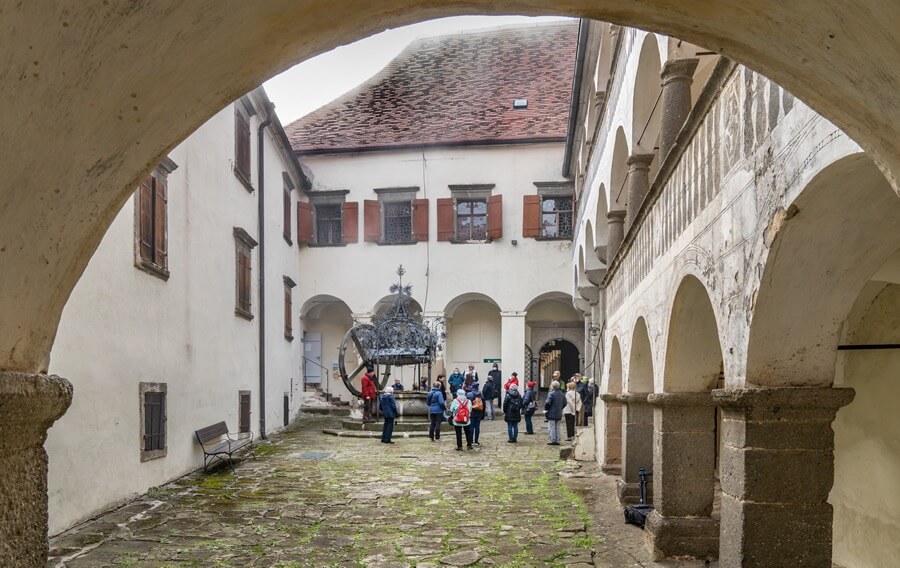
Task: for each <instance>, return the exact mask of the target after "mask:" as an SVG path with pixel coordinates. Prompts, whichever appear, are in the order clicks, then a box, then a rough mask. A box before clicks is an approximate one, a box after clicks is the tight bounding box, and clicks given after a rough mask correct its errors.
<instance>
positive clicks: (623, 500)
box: [616, 479, 653, 507]
mask: <svg viewBox="0 0 900 568" xmlns="http://www.w3.org/2000/svg"><path fill="white" fill-rule="evenodd" d="M616 494H617V495H618V496H619V503H620V504H621V505H622V506H623V507H627V506H629V505H637V504H639V503H640V502H641V484H640V483H626V482H625V481H623V480H621V479H619V480H618V481H617V482H616ZM647 502H648V503H649V504H650V505H652V504H653V482H652V481H648V482H647Z"/></svg>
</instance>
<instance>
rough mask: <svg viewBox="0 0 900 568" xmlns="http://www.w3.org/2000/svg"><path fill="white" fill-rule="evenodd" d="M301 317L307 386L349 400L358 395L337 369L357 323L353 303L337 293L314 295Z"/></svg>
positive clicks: (303, 309) (336, 397)
mask: <svg viewBox="0 0 900 568" xmlns="http://www.w3.org/2000/svg"><path fill="white" fill-rule="evenodd" d="M300 319H301V324H302V326H303V333H302V341H303V360H302V362H301V366H302V369H303V390H304V391H306V392H311V393H321V394H322V395H324V396H325V398H326V399H327V400H343V401H345V402H349V401H350V400H352V399H353V398H354V397H353V396H352V395H351V394H350V393H349V392H348V391H347V389H346V387H345V386H344V383H343V382H342V381H341V379H340V375H339V374H337V373H336V371H337V361H338V352H339V350H340V347H341V342H342V341H343V340H344V336H345V335H346V333H347V332H348V331H349V330H350V328H351V327H353V325H354V321H353V313H352V311H351V310H350V307H349V306H348V305H347V303H346V302H344V301H343V300H341V299H339V298H335V297H334V296H327V295H318V296H313V297H312V298H310V299H309V300H307V301H306V302H304V304H303V306H302V308H301V310H300Z"/></svg>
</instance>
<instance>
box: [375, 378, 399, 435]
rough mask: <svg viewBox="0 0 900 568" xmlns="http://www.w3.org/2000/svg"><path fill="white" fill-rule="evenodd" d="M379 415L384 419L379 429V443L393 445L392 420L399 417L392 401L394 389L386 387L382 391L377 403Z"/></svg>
mask: <svg viewBox="0 0 900 568" xmlns="http://www.w3.org/2000/svg"><path fill="white" fill-rule="evenodd" d="M379 407H380V408H381V415H382V416H383V417H384V426H382V428H381V443H382V444H393V443H394V442H392V441H391V436H393V434H394V420H395V419H396V418H397V417H398V416H400V410H399V409H398V408H397V401H396V400H395V399H394V389H392V388H391V387H388V388H386V389H384V394H383V395H381V400H380V401H379Z"/></svg>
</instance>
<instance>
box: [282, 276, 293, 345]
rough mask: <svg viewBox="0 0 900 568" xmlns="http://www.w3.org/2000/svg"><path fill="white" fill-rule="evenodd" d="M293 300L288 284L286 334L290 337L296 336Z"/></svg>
mask: <svg viewBox="0 0 900 568" xmlns="http://www.w3.org/2000/svg"><path fill="white" fill-rule="evenodd" d="M292 304H293V301H292V300H291V288H290V286H288V285H287V284H285V286H284V336H285V337H287V338H288V339H293V337H294V326H293V325H292V323H293V322H292V321H291V319H292V316H291V312H292V311H293V307H292Z"/></svg>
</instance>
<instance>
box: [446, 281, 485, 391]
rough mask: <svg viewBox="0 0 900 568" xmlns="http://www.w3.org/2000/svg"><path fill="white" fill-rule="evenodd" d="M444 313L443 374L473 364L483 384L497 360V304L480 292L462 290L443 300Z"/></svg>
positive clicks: (464, 370) (464, 368)
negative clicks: (446, 300)
mask: <svg viewBox="0 0 900 568" xmlns="http://www.w3.org/2000/svg"><path fill="white" fill-rule="evenodd" d="M444 317H445V325H446V330H447V338H446V340H445V342H444V362H443V366H444V368H445V369H446V371H447V375H448V376H449V374H450V373H452V372H453V370H454V369H457V368H458V369H459V370H460V371H461V372H463V373H465V372H466V369H467V368H468V366H469V365H474V366H475V370H476V371H477V372H478V376H479V377H480V378H481V380H482V384H483V381H484V380H485V379H486V377H487V376H488V372H489V371H490V370H491V367H492V366H493V363H494V361H498V360H500V349H501V343H500V339H501V334H500V307H499V306H498V305H497V303H496V302H495V301H494V300H492V299H491V298H490V297H488V296H485V295H484V294H476V293H471V294H463V295H462V296H458V297H456V298H454V299H453V300H451V301H450V302H449V303H448V304H447V307H446V308H445V309H444ZM438 366H440V365H438ZM437 372H439V371H437V370H435V373H437Z"/></svg>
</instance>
